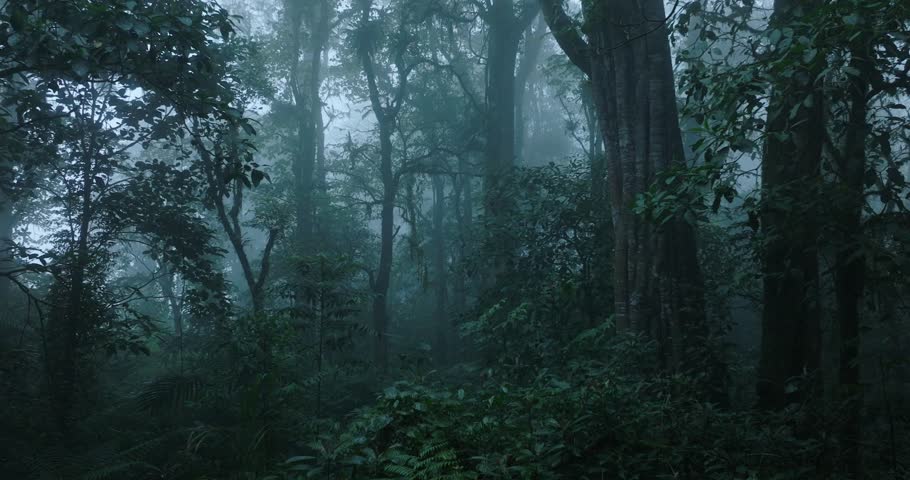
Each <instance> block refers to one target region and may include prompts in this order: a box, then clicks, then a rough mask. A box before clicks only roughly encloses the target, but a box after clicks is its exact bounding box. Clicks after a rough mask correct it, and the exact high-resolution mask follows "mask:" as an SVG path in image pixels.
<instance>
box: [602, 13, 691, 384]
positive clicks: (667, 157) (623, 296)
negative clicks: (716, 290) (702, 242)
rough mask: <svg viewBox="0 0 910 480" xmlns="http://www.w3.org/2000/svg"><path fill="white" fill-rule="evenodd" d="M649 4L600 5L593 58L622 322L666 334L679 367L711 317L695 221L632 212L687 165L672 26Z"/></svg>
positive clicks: (664, 341)
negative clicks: (687, 337)
mask: <svg viewBox="0 0 910 480" xmlns="http://www.w3.org/2000/svg"><path fill="white" fill-rule="evenodd" d="M641 5H642V8H641V9H639V8H638V7H637V6H636V5H634V4H632V3H630V2H626V1H618V0H614V1H607V2H603V3H602V4H600V6H599V7H592V8H594V9H595V10H594V12H596V13H594V15H601V16H603V18H604V19H609V20H606V21H604V22H600V23H598V25H599V27H598V30H597V31H595V32H592V33H591V38H592V41H593V42H594V44H595V45H596V46H595V47H594V48H595V50H598V51H602V52H606V54H605V55H600V56H595V57H594V59H593V60H594V61H593V62H592V72H591V74H592V75H591V80H592V89H593V95H594V100H595V103H596V104H597V105H598V110H599V111H600V112H601V121H600V126H601V129H602V132H603V137H604V138H605V139H606V143H607V148H606V158H607V169H608V170H609V171H610V172H611V174H610V181H609V196H610V198H612V199H613V203H612V211H613V228H614V235H615V244H616V246H615V253H614V288H615V308H616V310H615V315H616V325H617V327H618V329H619V330H620V331H623V330H629V331H637V332H643V333H646V334H648V335H650V336H651V338H654V339H656V340H658V341H660V343H661V345H662V346H663V347H664V348H665V355H664V358H666V359H667V360H668V361H669V365H671V366H674V367H679V366H680V361H681V354H682V342H683V338H682V332H683V330H684V329H688V330H689V331H691V330H692V329H693V328H696V327H700V326H701V324H702V323H703V322H702V320H703V318H702V316H703V315H704V313H703V310H704V309H703V305H702V292H701V288H702V283H701V276H700V270H699V266H698V263H697V256H696V245H695V232H694V229H693V228H692V226H691V225H689V224H688V223H686V222H685V221H684V220H683V219H678V218H677V219H673V220H671V221H669V222H668V223H667V224H666V225H664V226H663V227H660V228H658V227H656V226H654V225H652V224H650V223H648V222H647V221H645V220H644V219H642V218H640V217H639V216H636V215H635V214H634V213H633V212H632V205H633V204H634V203H635V200H636V197H637V196H638V195H641V194H643V193H644V192H645V191H646V190H647V189H648V188H649V187H650V185H651V184H652V183H653V182H654V181H655V179H656V175H657V174H658V173H659V172H660V171H662V170H665V169H667V168H670V167H672V166H674V165H680V164H682V163H683V162H684V155H683V150H682V139H681V134H680V130H679V120H678V113H677V108H676V94H675V90H674V86H673V71H672V64H671V57H670V50H669V44H668V40H667V31H666V28H665V27H663V26H657V27H655V25H654V21H653V19H663V18H664V9H663V3H662V2H660V1H659V0H648V1H645V2H642V4H641ZM617 24H619V25H634V27H628V28H618V27H616V26H615V25H617ZM629 29H631V30H632V31H631V32H630V31H629Z"/></svg>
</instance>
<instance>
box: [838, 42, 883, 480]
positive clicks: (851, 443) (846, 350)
mask: <svg viewBox="0 0 910 480" xmlns="http://www.w3.org/2000/svg"><path fill="white" fill-rule="evenodd" d="M850 55H851V61H850V66H851V67H852V68H853V69H854V71H855V72H857V74H856V75H851V76H850V90H849V94H848V100H849V108H850V110H849V117H848V121H847V129H846V135H845V136H846V140H845V148H844V155H843V156H842V158H840V159H839V162H837V167H838V172H837V178H838V183H839V185H840V186H841V187H843V188H842V190H843V192H844V193H843V195H844V198H843V204H842V205H841V206H840V207H839V208H838V213H840V214H841V215H843V218H842V219H840V221H839V222H838V227H839V228H840V229H841V238H840V241H839V245H838V246H837V247H838V248H837V253H836V258H835V267H834V283H835V295H836V298H837V320H838V324H839V327H840V341H841V346H840V368H839V370H840V371H839V377H840V396H841V399H842V401H843V402H844V403H845V407H846V414H845V418H844V431H843V433H842V435H843V443H844V446H845V448H846V453H847V454H846V470H847V471H848V472H850V474H851V475H852V477H853V478H857V479H858V478H862V476H863V475H862V462H861V458H862V457H861V453H860V440H861V431H860V426H861V424H862V423H861V421H860V408H861V407H862V404H863V392H862V387H861V385H860V372H859V348H860V322H861V319H862V312H863V294H864V291H865V281H866V254H865V250H864V246H863V244H862V237H863V228H862V215H863V207H864V206H865V196H864V193H865V188H864V185H863V180H864V178H865V168H866V139H867V136H868V130H869V129H868V126H867V121H868V116H869V106H868V99H867V96H868V94H869V86H870V78H871V77H872V75H873V74H874V71H875V63H874V53H873V51H872V42H871V39H870V38H869V35H868V34H863V35H860V36H858V37H857V38H856V39H855V40H854V42H853V45H851V47H850Z"/></svg>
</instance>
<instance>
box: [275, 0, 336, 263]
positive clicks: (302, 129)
mask: <svg viewBox="0 0 910 480" xmlns="http://www.w3.org/2000/svg"><path fill="white" fill-rule="evenodd" d="M334 12H335V5H334V2H333V1H331V0H317V1H307V0H285V1H284V14H285V17H286V23H287V25H288V29H289V32H290V37H291V38H290V48H289V59H288V71H289V78H288V84H289V87H290V91H291V96H292V98H293V101H294V117H295V118H294V120H295V123H296V130H297V131H296V139H295V144H294V152H293V155H292V156H293V171H294V190H295V198H296V204H297V231H296V242H297V244H298V248H303V249H307V248H312V247H313V245H312V236H313V233H314V228H315V222H314V216H315V213H316V211H315V204H314V197H313V194H314V192H315V189H316V188H315V187H316V186H317V184H318V183H321V182H319V180H318V178H317V177H318V175H317V174H319V175H321V174H323V173H321V170H322V169H321V168H319V167H320V165H319V163H320V162H319V158H320V157H321V155H322V154H323V150H324V148H325V147H324V142H325V138H324V136H323V129H324V121H323V117H322V99H321V97H320V87H321V86H322V81H323V74H322V70H323V67H324V65H323V60H324V53H325V52H326V50H327V44H328V41H329V37H330V33H331V27H332V17H333V15H334Z"/></svg>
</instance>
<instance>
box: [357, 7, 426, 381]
mask: <svg viewBox="0 0 910 480" xmlns="http://www.w3.org/2000/svg"><path fill="white" fill-rule="evenodd" d="M357 8H358V13H359V15H358V19H359V23H358V25H357V30H356V32H355V45H354V47H355V49H356V53H357V55H358V57H359V60H360V66H361V68H362V69H363V73H364V75H365V76H366V80H367V96H368V98H369V101H370V107H371V109H372V112H373V115H374V116H375V117H376V126H377V130H378V133H379V175H380V181H381V182H382V198H381V201H380V205H381V209H382V213H381V221H380V254H379V267H378V269H377V271H376V274H375V275H374V278H373V281H372V289H373V328H374V329H375V335H376V341H375V345H374V347H375V356H376V362H377V364H378V366H379V368H381V369H382V370H383V371H385V370H387V369H388V363H389V344H388V326H389V313H388V295H389V286H390V282H391V277H392V260H393V254H394V252H393V247H394V242H395V202H396V197H397V195H398V187H399V180H400V177H401V175H400V174H399V172H396V171H395V167H394V163H393V156H394V151H395V146H394V144H393V142H392V136H393V135H394V134H395V130H396V127H397V125H398V115H399V113H401V109H402V107H403V106H404V104H405V102H406V100H407V96H408V78H409V77H410V75H411V72H412V71H413V69H414V68H415V66H416V65H415V64H414V63H410V62H408V61H407V59H406V53H407V48H408V45H409V43H410V41H411V39H410V37H409V35H408V33H407V32H406V31H405V28H406V26H405V15H406V12H403V11H402V12H399V14H400V16H401V17H400V18H399V22H400V23H399V24H398V30H397V31H396V32H395V34H394V38H393V39H392V41H391V45H390V47H389V50H390V51H389V52H388V53H389V55H390V60H391V62H392V64H393V66H394V73H393V74H391V75H392V76H393V77H394V80H393V79H391V78H388V77H387V76H385V75H382V74H381V72H380V71H379V68H378V66H377V58H376V56H377V55H376V54H377V52H378V51H380V50H381V47H380V46H379V43H380V38H379V35H380V31H381V30H380V28H381V27H380V24H379V20H377V19H375V18H374V14H375V12H374V11H373V1H372V0H359V2H358V5H357ZM381 75H382V78H381ZM380 83H381V84H382V85H387V86H389V87H388V88H389V89H390V93H388V95H385V94H384V93H383V92H382V90H381V88H380Z"/></svg>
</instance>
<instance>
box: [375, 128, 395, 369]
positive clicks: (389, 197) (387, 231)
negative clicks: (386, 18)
mask: <svg viewBox="0 0 910 480" xmlns="http://www.w3.org/2000/svg"><path fill="white" fill-rule="evenodd" d="M379 143H380V175H381V176H382V185H383V192H382V193H383V194H382V217H381V225H380V241H381V245H380V251H379V271H378V273H377V274H376V280H375V284H374V286H373V328H374V329H375V330H376V345H375V353H376V363H377V365H378V366H379V367H380V368H381V369H382V371H384V372H385V371H387V370H388V367H389V341H388V328H389V318H388V294H389V284H390V281H391V277H392V259H393V246H394V241H395V231H394V229H395V196H396V193H397V190H398V187H397V185H396V181H395V177H394V173H393V171H392V148H393V147H392V125H391V122H390V121H387V120H386V119H385V116H384V115H383V116H381V117H380V120H379Z"/></svg>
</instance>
